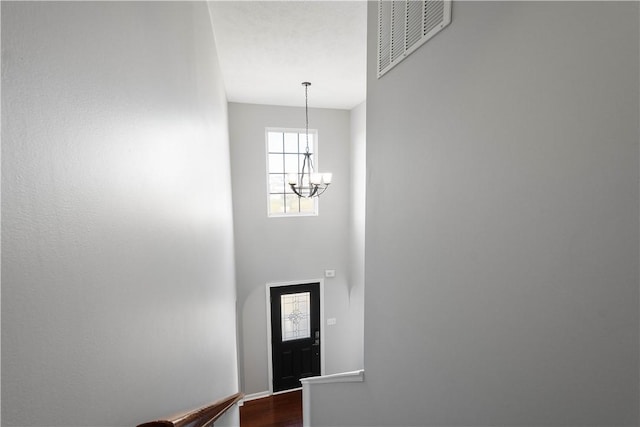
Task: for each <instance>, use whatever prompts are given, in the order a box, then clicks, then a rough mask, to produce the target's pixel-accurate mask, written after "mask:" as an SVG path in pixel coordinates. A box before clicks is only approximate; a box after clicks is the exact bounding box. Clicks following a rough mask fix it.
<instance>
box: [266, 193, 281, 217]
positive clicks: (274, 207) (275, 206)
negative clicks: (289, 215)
mask: <svg viewBox="0 0 640 427" xmlns="http://www.w3.org/2000/svg"><path fill="white" fill-rule="evenodd" d="M269 205H270V206H269V207H270V211H269V212H271V213H272V214H283V213H284V195H283V194H271V195H270V196H269Z"/></svg>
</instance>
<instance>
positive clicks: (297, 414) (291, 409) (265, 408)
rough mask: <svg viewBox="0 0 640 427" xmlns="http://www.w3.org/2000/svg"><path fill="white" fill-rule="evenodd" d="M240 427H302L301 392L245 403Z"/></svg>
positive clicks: (241, 411) (241, 408) (242, 407)
mask: <svg viewBox="0 0 640 427" xmlns="http://www.w3.org/2000/svg"><path fill="white" fill-rule="evenodd" d="M240 427H302V391H301V390H298V391H292V392H289V393H283V394H278V395H276V396H269V397H263V398H262V399H256V400H250V401H248V402H245V403H244V405H242V406H241V407H240Z"/></svg>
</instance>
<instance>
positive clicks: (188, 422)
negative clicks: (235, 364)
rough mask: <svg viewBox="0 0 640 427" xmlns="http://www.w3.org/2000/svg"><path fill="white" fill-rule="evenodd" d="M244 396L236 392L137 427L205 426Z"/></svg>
mask: <svg viewBox="0 0 640 427" xmlns="http://www.w3.org/2000/svg"><path fill="white" fill-rule="evenodd" d="M243 397H244V394H243V393H236V394H233V395H231V396H228V397H225V398H223V399H220V400H218V401H216V402H213V403H212V404H211V405H208V406H203V407H201V408H198V409H194V410H191V411H187V412H183V413H181V414H177V415H174V416H171V417H168V418H167V419H165V420H157V421H151V422H148V423H144V424H139V425H138V426H137V427H187V426H188V427H206V426H210V425H212V424H213V422H214V421H215V420H217V419H218V418H220V417H221V416H222V414H224V413H225V412H226V410H227V409H229V408H231V407H232V406H233V405H234V404H235V403H236V402H237V401H239V400H240V399H242V398H243Z"/></svg>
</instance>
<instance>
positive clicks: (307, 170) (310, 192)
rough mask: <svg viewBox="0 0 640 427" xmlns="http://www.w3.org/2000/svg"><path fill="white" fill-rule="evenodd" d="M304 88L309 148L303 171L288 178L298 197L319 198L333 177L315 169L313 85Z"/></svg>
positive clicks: (306, 133) (303, 162) (305, 84)
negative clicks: (311, 125) (311, 137)
mask: <svg viewBox="0 0 640 427" xmlns="http://www.w3.org/2000/svg"><path fill="white" fill-rule="evenodd" d="M302 86H304V112H305V127H304V129H305V133H304V134H305V138H306V143H307V148H306V150H305V152H304V153H303V156H304V158H303V159H302V169H301V170H300V173H298V174H290V175H289V177H288V182H289V185H290V186H291V190H293V192H294V193H296V194H297V195H298V197H306V198H311V197H319V196H320V195H321V194H322V193H324V192H325V191H327V188H328V187H329V184H331V179H332V177H333V175H332V174H331V173H330V172H325V173H318V172H316V171H314V169H313V159H312V157H311V156H312V154H311V153H310V152H309V97H308V90H309V86H311V83H309V82H302Z"/></svg>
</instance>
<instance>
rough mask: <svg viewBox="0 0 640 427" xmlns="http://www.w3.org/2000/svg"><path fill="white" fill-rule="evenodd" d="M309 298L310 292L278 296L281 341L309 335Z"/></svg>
mask: <svg viewBox="0 0 640 427" xmlns="http://www.w3.org/2000/svg"><path fill="white" fill-rule="evenodd" d="M310 300H311V294H310V292H301V293H298V294H289V295H281V296H280V309H281V311H280V312H281V313H282V341H291V340H296V339H301V338H310V337H311V328H310V325H309V315H310V311H311V310H310V306H311V304H310Z"/></svg>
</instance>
